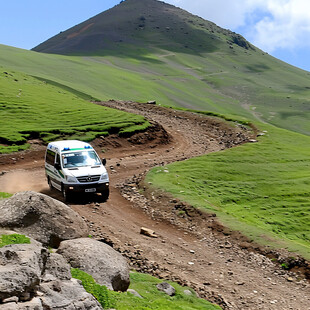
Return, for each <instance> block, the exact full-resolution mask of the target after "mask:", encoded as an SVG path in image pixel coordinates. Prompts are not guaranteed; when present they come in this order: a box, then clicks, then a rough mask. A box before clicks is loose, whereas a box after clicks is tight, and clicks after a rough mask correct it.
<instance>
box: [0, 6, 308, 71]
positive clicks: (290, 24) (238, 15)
mask: <svg viewBox="0 0 310 310" xmlns="http://www.w3.org/2000/svg"><path fill="white" fill-rule="evenodd" d="M142 1H143V0H142ZM119 2H120V0H118V1H115V0H10V1H8V0H0V25H1V27H0V44H5V45H10V46H14V47H18V48H23V49H31V48H33V47H35V46H36V45H38V44H40V43H41V42H43V41H45V40H47V39H49V38H50V37H52V36H54V35H56V34H58V33H59V32H60V31H64V30H66V29H68V28H70V27H72V26H74V25H76V24H79V23H81V22H83V21H84V20H86V19H88V18H91V17H92V16H94V15H96V14H99V13H101V12H102V11H105V10H107V9H109V8H111V7H112V6H114V5H117V4H118V3H119ZM165 2H167V3H170V4H173V5H175V6H178V7H180V8H182V9H185V10H187V11H189V12H191V13H193V14H195V15H199V16H200V17H202V18H204V19H206V20H210V21H212V22H214V23H216V24H217V25H218V26H220V27H223V28H226V29H230V30H232V31H234V32H237V33H239V34H241V35H243V36H244V37H245V38H246V39H247V40H248V41H250V42H251V43H252V44H254V45H255V46H257V47H258V48H260V49H262V50H263V51H265V52H268V53H269V54H270V55H272V56H274V57H276V58H279V59H281V60H283V61H285V62H288V63H290V64H292V65H294V66H296V67H299V68H302V69H304V70H307V71H310V1H309V0H165Z"/></svg>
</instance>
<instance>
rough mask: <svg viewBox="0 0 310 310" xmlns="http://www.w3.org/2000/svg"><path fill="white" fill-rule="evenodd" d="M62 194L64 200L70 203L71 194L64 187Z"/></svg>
mask: <svg viewBox="0 0 310 310" xmlns="http://www.w3.org/2000/svg"><path fill="white" fill-rule="evenodd" d="M61 193H62V197H63V198H64V201H65V202H68V201H69V200H70V194H69V193H68V191H66V189H65V187H64V186H62V188H61Z"/></svg>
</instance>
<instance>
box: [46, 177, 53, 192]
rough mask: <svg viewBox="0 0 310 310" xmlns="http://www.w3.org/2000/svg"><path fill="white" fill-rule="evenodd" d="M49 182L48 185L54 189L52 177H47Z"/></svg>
mask: <svg viewBox="0 0 310 310" xmlns="http://www.w3.org/2000/svg"><path fill="white" fill-rule="evenodd" d="M47 183H48V187H49V188H50V190H53V188H54V187H53V185H52V181H51V179H50V177H48V178H47Z"/></svg>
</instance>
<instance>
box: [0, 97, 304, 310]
mask: <svg viewBox="0 0 310 310" xmlns="http://www.w3.org/2000/svg"><path fill="white" fill-rule="evenodd" d="M102 104H103V105H106V106H112V107H117V108H119V109H122V110H125V111H128V112H134V113H137V114H142V115H144V116H145V117H147V118H148V119H149V120H150V122H151V123H152V124H153V127H152V128H151V129H150V130H149V131H147V132H146V133H139V134H135V135H134V136H132V137H124V138H120V137H118V136H114V135H112V136H110V137H108V138H106V139H97V140H96V141H94V145H95V147H96V149H97V150H98V151H99V152H101V151H102V150H104V156H105V157H106V158H107V160H108V164H107V167H108V170H109V173H110V178H111V195H110V199H109V200H108V201H107V202H105V203H101V202H99V201H95V200H94V199H92V198H89V199H86V200H85V201H81V198H79V199H77V200H76V201H73V202H72V203H70V206H71V207H72V209H74V210H75V211H77V212H78V213H79V214H80V215H81V216H83V217H84V219H85V220H86V221H87V223H88V225H89V227H90V231H91V234H92V235H93V236H94V237H95V238H98V239H101V240H102V241H104V242H107V243H109V244H111V245H113V247H114V248H115V249H117V250H119V251H120V252H122V253H123V254H124V255H125V256H126V257H128V261H129V262H130V264H131V265H132V267H133V268H135V269H137V270H139V271H143V272H148V273H150V274H153V275H155V276H157V277H160V278H164V279H171V280H174V281H178V282H180V283H181V284H186V285H189V286H191V287H193V288H194V289H195V290H196V291H197V293H198V294H199V295H200V296H201V297H205V298H207V299H208V300H211V301H213V302H216V303H218V304H220V305H221V306H222V307H223V309H238V310H241V309H266V310H267V309H268V310H269V309H274V310H288V309H294V310H298V309H299V310H307V309H310V306H309V305H310V290H309V288H310V286H309V283H308V282H307V280H304V279H303V277H302V275H299V274H298V273H292V272H287V271H284V270H282V269H281V268H280V266H279V265H277V264H274V263H273V262H272V261H271V260H270V259H269V258H267V257H266V256H265V255H262V254H260V253H262V252H263V250H261V249H257V248H256V246H255V245H253V244H251V243H250V242H248V241H247V239H246V238H244V237H243V236H242V235H241V234H239V233H236V232H232V231H230V230H229V229H227V228H225V227H222V226H221V225H220V224H219V223H218V222H217V221H216V217H215V216H214V215H208V214H202V213H201V212H199V211H196V210H195V209H193V208H192V207H191V206H188V205H186V204H185V203H182V202H180V201H178V200H175V199H173V198H171V197H169V196H167V195H165V194H163V193H158V192H156V191H154V190H152V189H149V188H148V186H147V184H143V183H142V185H141V186H142V188H143V187H145V188H144V189H145V193H144V194H143V195H142V194H141V189H139V186H140V185H139V183H140V179H141V176H143V174H145V172H146V171H148V170H149V169H150V168H151V167H153V166H156V165H164V164H167V163H171V162H174V161H179V160H184V159H187V158H190V157H193V156H198V155H201V154H205V153H208V152H215V151H220V150H222V149H225V148H227V147H234V146H236V145H238V144H242V143H244V142H246V141H248V140H249V139H253V138H254V136H255V135H254V136H253V132H249V131H248V130H246V129H245V128H244V127H242V126H235V127H232V126H231V125H226V124H223V123H222V122H220V121H218V120H216V119H211V118H207V117H204V116H201V115H200V116H199V115H195V114H192V113H186V112H179V111H173V110H167V109H164V108H160V107H158V106H153V105H146V104H136V103H128V102H127V103H125V102H124V103H123V102H107V103H102ZM32 144H33V147H32V149H33V150H32V151H31V152H25V153H20V154H16V155H15V154H14V155H9V156H8V155H2V156H0V189H1V191H5V192H11V193H13V192H16V191H21V190H35V191H40V192H43V193H45V194H49V195H51V196H53V197H55V198H57V199H62V198H61V196H60V194H58V193H57V192H56V191H55V192H50V191H49V189H48V186H47V184H46V181H45V177H44V170H43V159H42V158H43V154H44V148H43V147H42V146H41V145H40V143H39V141H32ZM1 171H2V173H1ZM88 200H90V201H88ZM180 210H182V211H184V212H178V211H180ZM180 214H182V216H180ZM141 227H146V228H149V229H151V230H153V231H154V232H155V233H156V235H157V238H151V237H148V236H145V235H142V234H140V229H141Z"/></svg>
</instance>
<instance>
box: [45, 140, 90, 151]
mask: <svg viewBox="0 0 310 310" xmlns="http://www.w3.org/2000/svg"><path fill="white" fill-rule="evenodd" d="M47 148H48V149H51V150H55V151H56V150H57V151H59V152H61V151H73V150H79V149H80V150H82V149H92V146H91V145H90V144H89V143H86V142H83V141H79V140H63V141H54V142H50V143H49V144H48V146H47Z"/></svg>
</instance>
